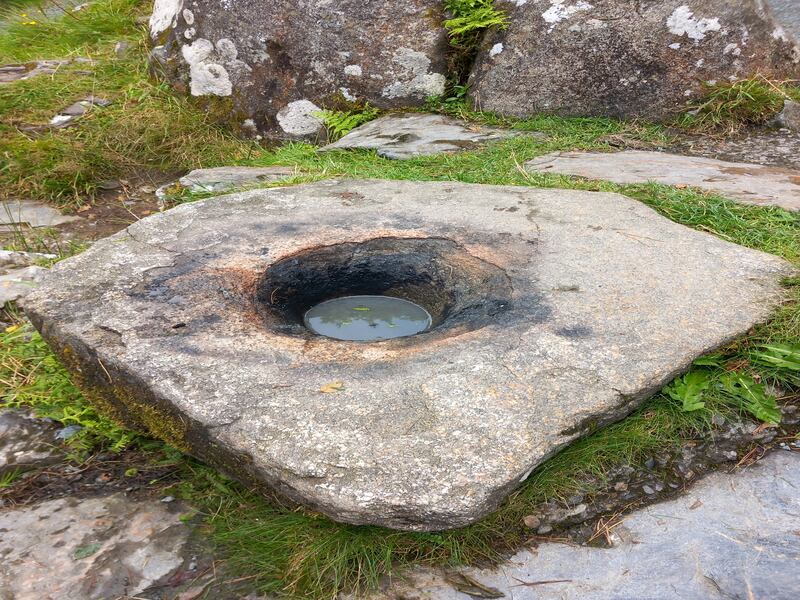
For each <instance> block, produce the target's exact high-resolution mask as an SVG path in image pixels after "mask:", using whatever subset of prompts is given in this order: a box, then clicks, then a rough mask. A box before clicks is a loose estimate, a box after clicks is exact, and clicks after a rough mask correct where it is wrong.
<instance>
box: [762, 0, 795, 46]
mask: <svg viewBox="0 0 800 600" xmlns="http://www.w3.org/2000/svg"><path fill="white" fill-rule="evenodd" d="M769 5H770V6H771V7H772V11H773V12H774V13H775V17H776V18H777V19H778V23H780V25H781V27H783V29H784V30H785V31H787V32H789V33H790V34H792V35H793V36H794V37H795V39H797V40H800V0H769Z"/></svg>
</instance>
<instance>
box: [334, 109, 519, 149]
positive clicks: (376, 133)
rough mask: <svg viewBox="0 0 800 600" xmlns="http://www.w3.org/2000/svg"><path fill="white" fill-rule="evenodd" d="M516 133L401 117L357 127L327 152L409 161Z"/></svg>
mask: <svg viewBox="0 0 800 600" xmlns="http://www.w3.org/2000/svg"><path fill="white" fill-rule="evenodd" d="M511 135H514V132H512V131H509V130H503V129H496V128H490V127H479V126H476V125H470V124H468V123H465V122H463V121H458V120H456V119H453V118H450V117H446V116H443V115H430V114H423V113H400V114H391V115H386V116H385V117H380V118H379V119H375V120H374V121H370V122H369V123H366V124H364V125H362V126H361V127H357V128H356V129H354V130H353V131H351V132H350V133H348V134H347V135H346V136H344V137H343V138H342V139H340V140H339V141H337V142H334V143H333V144H328V145H327V146H325V147H323V148H321V151H325V150H352V149H360V150H375V151H376V152H377V153H378V155H379V156H383V157H384V158H394V159H401V160H402V159H407V158H414V157H415V156H427V155H430V154H439V153H441V152H459V151H462V150H472V149H475V148H478V147H480V145H481V144H485V143H486V142H491V141H495V140H500V139H503V138H506V137H509V136H511Z"/></svg>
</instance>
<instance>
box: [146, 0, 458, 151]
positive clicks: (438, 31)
mask: <svg viewBox="0 0 800 600" xmlns="http://www.w3.org/2000/svg"><path fill="white" fill-rule="evenodd" d="M442 18H443V15H442V3H441V2H439V0H397V1H394V2H362V1H359V0H344V1H340V2H329V1H327V0H301V1H300V2H298V1H296V0H280V1H272V2H263V1H262V0H237V2H228V1H226V0H195V1H193V2H191V3H189V2H188V1H187V2H184V1H183V0H157V1H156V3H155V6H154V10H153V16H152V18H151V20H150V32H151V35H152V38H153V40H154V41H155V42H156V43H159V44H163V48H159V49H157V50H156V55H157V56H158V57H159V59H158V62H159V63H160V66H161V68H162V69H164V71H165V72H166V73H167V75H168V76H169V77H170V78H171V79H172V80H173V82H175V83H176V85H178V86H179V87H183V88H185V89H186V90H187V91H188V92H189V93H191V94H192V95H193V96H205V97H218V99H219V98H220V97H221V98H225V99H230V104H229V105H226V104H223V105H224V106H230V108H231V110H230V116H231V118H233V117H234V115H235V118H236V119H238V122H239V125H240V126H241V127H242V129H243V130H245V131H248V130H250V131H255V130H258V131H261V132H267V133H269V134H272V135H277V136H280V137H286V138H315V137H319V136H322V135H324V133H323V128H322V123H321V121H320V119H319V117H318V116H315V114H316V113H318V112H319V110H320V107H322V108H326V107H335V106H337V105H341V103H342V101H343V100H347V101H366V102H369V103H370V104H372V105H374V106H377V107H380V108H391V107H401V106H416V105H420V104H422V103H423V102H424V101H425V99H426V98H427V97H428V96H432V95H437V94H441V93H443V91H444V86H445V50H446V48H447V36H446V33H445V30H444V28H443V27H442Z"/></svg>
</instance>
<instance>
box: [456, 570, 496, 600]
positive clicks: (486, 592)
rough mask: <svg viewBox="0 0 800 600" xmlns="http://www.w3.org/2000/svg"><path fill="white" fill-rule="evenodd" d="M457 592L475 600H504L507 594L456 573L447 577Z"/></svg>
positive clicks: (463, 574) (465, 575)
mask: <svg viewBox="0 0 800 600" xmlns="http://www.w3.org/2000/svg"><path fill="white" fill-rule="evenodd" d="M446 579H447V581H448V583H450V584H451V585H452V586H453V587H454V588H455V589H456V590H457V591H459V592H461V593H462V594H467V595H468V596H472V597H473V598H504V597H505V594H503V592H501V591H500V590H498V589H497V588H493V587H488V586H486V585H483V584H482V583H481V582H480V581H478V580H477V579H474V578H472V577H470V576H469V575H467V574H465V573H454V574H452V575H448V576H447V577H446Z"/></svg>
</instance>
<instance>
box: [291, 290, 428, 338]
mask: <svg viewBox="0 0 800 600" xmlns="http://www.w3.org/2000/svg"><path fill="white" fill-rule="evenodd" d="M431 322H432V319H431V315H430V313H429V312H428V311H427V310H425V309H424V308H422V307H421V306H420V305H419V304H414V303H413V302H411V301H409V300H403V299H402V298H394V297H392V296H342V297H339V298H331V299H330V300H325V301H324V302H320V303H319V304H317V305H315V306H312V307H311V308H309V309H308V310H307V311H306V314H305V315H304V316H303V323H304V324H305V326H306V328H308V329H309V330H310V331H312V332H314V333H316V334H317V335H324V336H326V337H329V338H333V339H336V340H345V341H351V342H355V341H358V342H382V341H385V340H390V339H394V338H400V337H410V336H412V335H417V334H419V333H422V332H423V331H426V330H427V329H428V328H429V327H430V326H431Z"/></svg>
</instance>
